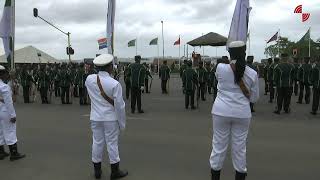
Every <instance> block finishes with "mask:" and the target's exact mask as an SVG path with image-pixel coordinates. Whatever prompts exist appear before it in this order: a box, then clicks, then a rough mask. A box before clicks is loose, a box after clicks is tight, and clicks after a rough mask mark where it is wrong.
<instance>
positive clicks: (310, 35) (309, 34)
mask: <svg viewBox="0 0 320 180" xmlns="http://www.w3.org/2000/svg"><path fill="white" fill-rule="evenodd" d="M309 57H311V27H310V28H309Z"/></svg>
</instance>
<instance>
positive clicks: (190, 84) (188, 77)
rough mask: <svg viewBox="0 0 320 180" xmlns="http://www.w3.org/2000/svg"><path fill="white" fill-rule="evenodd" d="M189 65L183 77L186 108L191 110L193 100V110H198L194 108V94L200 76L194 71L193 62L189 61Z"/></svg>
mask: <svg viewBox="0 0 320 180" xmlns="http://www.w3.org/2000/svg"><path fill="white" fill-rule="evenodd" d="M187 65H188V66H187V68H186V69H185V70H184V73H183V75H182V82H183V87H184V89H183V91H184V93H185V108H186V109H188V108H189V102H190V99H191V109H196V107H195V106H194V94H195V91H196V84H198V75H197V73H196V71H195V70H193V69H192V61H189V62H188V63H187Z"/></svg>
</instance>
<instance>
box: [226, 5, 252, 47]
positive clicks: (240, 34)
mask: <svg viewBox="0 0 320 180" xmlns="http://www.w3.org/2000/svg"><path fill="white" fill-rule="evenodd" d="M251 9H252V8H251V7H250V4H249V0H237V4H236V8H235V10H234V14H233V18H232V22H231V27H230V32H229V37H228V43H227V49H228V46H229V43H230V42H233V41H243V42H245V43H246V42H247V38H248V25H249V14H250V11H251Z"/></svg>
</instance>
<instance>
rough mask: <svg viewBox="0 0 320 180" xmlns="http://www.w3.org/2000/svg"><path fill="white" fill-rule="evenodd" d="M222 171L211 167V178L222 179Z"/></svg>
mask: <svg viewBox="0 0 320 180" xmlns="http://www.w3.org/2000/svg"><path fill="white" fill-rule="evenodd" d="M220 172H221V171H215V170H213V169H211V180H220Z"/></svg>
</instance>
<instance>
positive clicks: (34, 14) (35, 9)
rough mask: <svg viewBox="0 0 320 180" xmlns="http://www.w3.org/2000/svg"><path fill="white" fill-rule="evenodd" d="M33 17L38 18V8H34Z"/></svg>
mask: <svg viewBox="0 0 320 180" xmlns="http://www.w3.org/2000/svg"><path fill="white" fill-rule="evenodd" d="M33 16H34V17H38V9H37V8H33Z"/></svg>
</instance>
